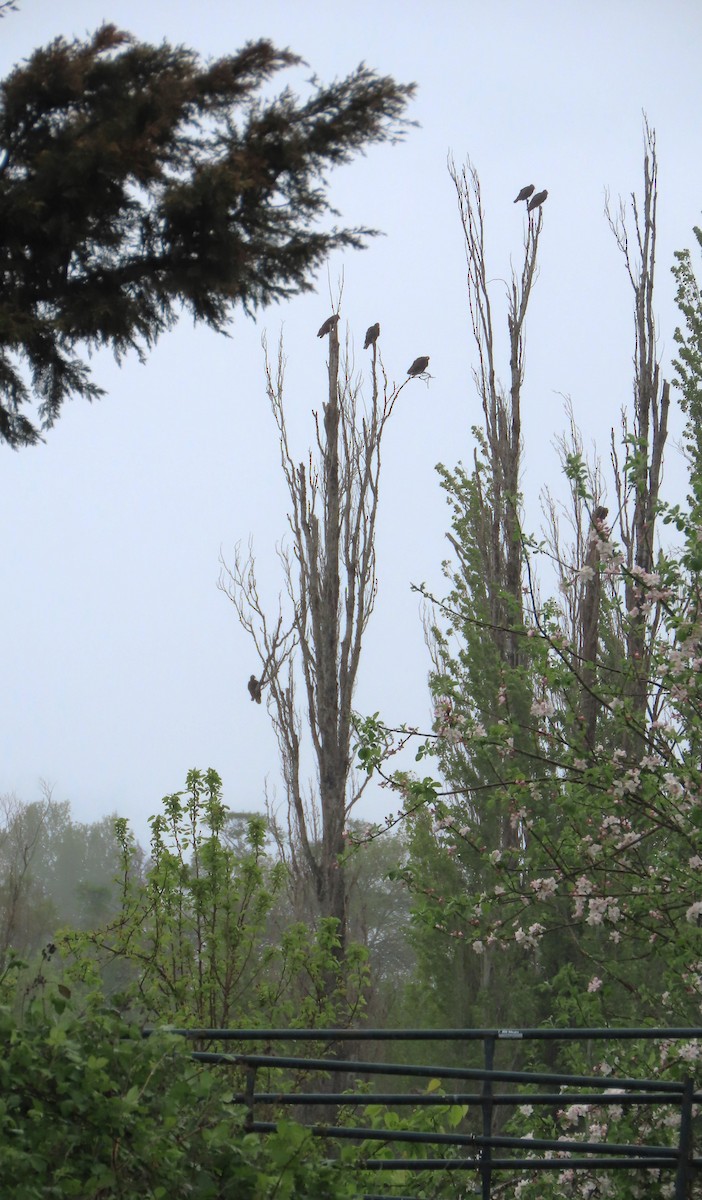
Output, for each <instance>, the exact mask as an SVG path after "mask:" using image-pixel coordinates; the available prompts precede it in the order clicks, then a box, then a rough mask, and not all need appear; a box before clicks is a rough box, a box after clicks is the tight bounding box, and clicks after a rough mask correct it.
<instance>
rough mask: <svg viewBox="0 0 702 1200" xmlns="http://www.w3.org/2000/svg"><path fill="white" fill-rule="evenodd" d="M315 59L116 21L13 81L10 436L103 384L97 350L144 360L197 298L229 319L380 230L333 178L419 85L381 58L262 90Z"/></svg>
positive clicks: (0, 132) (6, 113)
mask: <svg viewBox="0 0 702 1200" xmlns="http://www.w3.org/2000/svg"><path fill="white" fill-rule="evenodd" d="M301 62H302V60H301V59H300V58H298V57H297V56H296V55H294V54H292V53H291V52H290V51H289V50H278V49H276V48H275V47H274V46H273V45H272V44H271V42H269V41H267V40H260V41H257V42H250V43H248V44H246V45H245V46H244V47H243V49H241V50H240V51H238V52H237V53H235V54H233V55H230V56H227V57H225V58H221V59H218V60H216V61H211V62H208V63H206V64H203V63H202V62H201V60H200V59H199V58H198V56H197V55H196V54H195V53H194V52H193V51H191V50H189V49H186V48H183V47H173V46H170V45H168V44H167V43H166V42H164V43H162V44H161V45H159V46H151V45H146V44H143V43H140V42H138V41H136V40H135V39H134V38H133V37H132V36H131V35H129V34H128V33H125V32H122V31H120V30H118V29H117V28H115V26H113V25H103V26H102V27H101V28H100V29H99V30H98V31H97V32H96V33H95V34H94V35H93V36H92V37H91V38H89V39H88V40H86V41H84V42H81V41H71V42H69V41H66V40H65V39H63V38H58V39H56V40H55V41H53V42H51V43H50V44H49V45H48V46H46V47H44V48H42V49H39V50H37V51H36V52H35V53H34V54H33V55H32V56H31V57H30V58H29V60H28V61H27V62H26V63H24V64H22V65H21V66H18V67H17V68H16V69H15V70H14V71H13V72H12V73H11V74H10V75H9V76H8V78H7V79H5V80H4V82H3V83H2V84H1V85H0V277H1V279H2V291H1V293H0V439H2V440H4V441H6V442H8V443H9V444H10V445H11V446H13V447H15V448H18V447H20V446H22V445H27V444H32V443H34V442H36V441H37V440H39V438H40V436H41V430H42V429H45V428H48V427H49V426H51V425H52V423H53V422H54V421H55V419H56V418H57V417H58V415H59V412H60V409H61V406H62V404H63V402H64V401H65V400H66V399H69V398H70V397H72V396H83V397H87V398H88V399H92V398H94V397H97V396H99V395H101V394H102V390H101V389H100V388H99V387H98V386H97V384H96V383H95V382H94V381H93V380H92V378H91V375H90V371H89V369H88V366H87V364H86V362H85V361H84V358H83V357H82V355H84V354H85V352H86V351H87V352H90V351H91V350H93V349H95V348H97V347H101V346H106V347H109V348H110V349H112V350H113V351H114V352H115V354H116V355H117V357H118V358H119V357H121V356H122V355H123V354H124V353H125V352H126V351H128V350H130V349H134V350H136V351H137V352H138V353H139V354H140V355H142V356H143V355H144V353H145V352H146V350H148V349H149V348H150V347H151V346H152V345H153V344H154V342H155V341H156V339H157V338H158V336H159V335H160V334H161V333H163V332H164V331H165V330H166V329H168V328H169V327H170V326H172V325H173V324H174V322H175V320H176V318H177V316H178V314H179V312H180V311H181V310H182V309H183V308H185V309H186V310H187V311H189V312H190V313H191V314H192V316H193V318H194V319H195V320H196V321H202V322H205V323H206V324H208V325H210V326H211V327H212V328H214V329H217V330H222V329H224V327H225V326H226V324H227V322H228V320H229V319H230V318H231V315H232V311H233V310H234V309H235V308H236V307H237V306H241V307H242V308H243V309H244V310H245V311H247V312H252V311H253V310H255V309H256V308H258V307H259V306H262V305H266V304H268V303H270V302H272V301H274V300H280V299H282V298H284V297H286V296H289V295H292V294H295V293H297V292H300V291H304V290H306V289H308V288H310V286H311V283H310V277H311V275H312V274H313V273H314V271H315V269H316V268H317V267H319V265H320V263H321V262H322V261H323V260H324V258H325V257H326V256H327V255H328V254H329V252H330V251H331V250H333V249H334V248H336V247H340V246H356V247H358V246H362V245H363V243H364V240H365V239H366V238H367V237H368V236H369V235H370V234H371V233H372V232H373V231H372V230H368V229H358V228H355V229H343V228H337V227H331V228H325V229H321V228H320V227H319V225H320V220H323V219H324V218H325V217H328V216H329V215H334V210H333V209H332V208H331V206H330V203H329V200H328V197H327V181H326V173H327V171H328V169H329V168H330V167H332V166H338V165H340V164H342V163H345V162H347V161H348V160H349V159H350V158H351V157H352V156H353V155H354V154H355V153H356V152H358V151H362V150H363V149H364V148H365V147H366V146H368V145H370V144H372V143H374V142H383V141H392V140H395V139H396V138H398V137H400V136H401V135H402V132H403V129H404V128H405V127H406V125H407V121H406V119H405V118H404V116H403V114H404V110H405V107H406V104H407V102H408V100H409V98H410V97H411V95H412V93H413V90H414V89H413V86H412V85H402V84H398V83H396V82H395V81H394V80H393V79H392V78H390V77H388V76H380V75H377V74H376V73H375V72H374V71H372V70H370V69H369V68H367V67H366V66H364V65H363V64H362V65H361V66H359V67H358V68H357V69H356V70H355V71H354V72H353V73H352V74H350V75H349V76H348V77H347V78H345V79H342V80H338V81H334V82H333V83H331V84H330V85H323V84H321V83H320V82H319V81H318V80H316V79H313V80H312V81H311V87H310V90H309V94H308V96H307V98H305V99H300V98H299V97H297V96H296V95H295V94H294V93H293V92H292V91H291V90H290V89H289V88H288V89H286V90H285V91H283V92H282V93H281V94H279V95H278V96H277V97H274V98H272V99H265V100H264V99H262V98H261V96H260V89H261V88H262V86H263V85H264V84H266V83H267V82H268V81H269V80H270V79H271V78H272V77H273V76H274V75H275V74H276V73H277V72H278V71H280V70H282V69H284V68H290V67H294V66H298V65H300V64H301ZM32 401H34V402H36V405H37V412H36V413H35V414H33V418H32V417H30V416H29V415H27V406H28V405H30V404H31V402H32ZM31 411H32V410H31V408H30V412H31Z"/></svg>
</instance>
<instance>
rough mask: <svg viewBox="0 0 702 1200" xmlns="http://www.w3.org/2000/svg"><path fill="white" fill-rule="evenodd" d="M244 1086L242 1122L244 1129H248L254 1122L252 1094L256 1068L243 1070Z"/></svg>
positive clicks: (254, 1085)
mask: <svg viewBox="0 0 702 1200" xmlns="http://www.w3.org/2000/svg"><path fill="white" fill-rule="evenodd" d="M245 1075H246V1085H245V1088H244V1104H245V1105H246V1109H247V1112H246V1118H245V1120H244V1129H250V1128H251V1126H252V1125H253V1120H254V1092H255V1090H256V1067H249V1066H247V1067H246V1068H245Z"/></svg>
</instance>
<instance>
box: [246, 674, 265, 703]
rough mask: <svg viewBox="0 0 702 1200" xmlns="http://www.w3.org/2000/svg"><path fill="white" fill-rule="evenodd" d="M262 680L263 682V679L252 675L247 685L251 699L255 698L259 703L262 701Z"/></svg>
mask: <svg viewBox="0 0 702 1200" xmlns="http://www.w3.org/2000/svg"><path fill="white" fill-rule="evenodd" d="M262 682H263V680H262V679H257V678H256V676H255V675H252V676H251V678H250V680H249V682H248V683H247V685H246V686H247V688H248V689H249V695H250V697H251V699H252V700H255V701H256V703H257V704H260V703H261V684H262Z"/></svg>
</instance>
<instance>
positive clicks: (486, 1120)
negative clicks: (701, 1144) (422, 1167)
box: [480, 1037, 677, 1200]
mask: <svg viewBox="0 0 702 1200" xmlns="http://www.w3.org/2000/svg"><path fill="white" fill-rule="evenodd" d="M483 1047H484V1051H485V1070H486V1071H492V1069H493V1065H494V1062H495V1039H494V1037H486V1038H484V1039H483ZM481 1094H482V1097H483V1102H482V1106H481V1107H482V1110H483V1137H485V1138H489V1137H492V1110H493V1107H494V1105H493V1102H492V1080H491V1079H484V1080H483V1087H482V1093H481ZM480 1158H481V1164H480V1177H481V1180H482V1185H483V1188H482V1200H490V1190H491V1183H492V1146H490V1145H488V1144H487V1143H484V1144H483V1147H482V1150H481V1153H480ZM676 1200H677V1197H676Z"/></svg>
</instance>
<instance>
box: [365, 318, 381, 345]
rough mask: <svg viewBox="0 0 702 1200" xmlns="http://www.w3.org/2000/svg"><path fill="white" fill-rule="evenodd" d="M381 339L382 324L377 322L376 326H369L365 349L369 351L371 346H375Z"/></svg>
mask: <svg viewBox="0 0 702 1200" xmlns="http://www.w3.org/2000/svg"><path fill="white" fill-rule="evenodd" d="M379 337H380V322H379V321H376V323H375V325H369V326H368V328H367V330H366V340H365V342H364V343H363V349H364V350H367V349H368V347H369V346H374V345H375V343H376V342H377V340H378V338H379Z"/></svg>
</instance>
